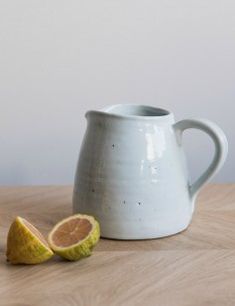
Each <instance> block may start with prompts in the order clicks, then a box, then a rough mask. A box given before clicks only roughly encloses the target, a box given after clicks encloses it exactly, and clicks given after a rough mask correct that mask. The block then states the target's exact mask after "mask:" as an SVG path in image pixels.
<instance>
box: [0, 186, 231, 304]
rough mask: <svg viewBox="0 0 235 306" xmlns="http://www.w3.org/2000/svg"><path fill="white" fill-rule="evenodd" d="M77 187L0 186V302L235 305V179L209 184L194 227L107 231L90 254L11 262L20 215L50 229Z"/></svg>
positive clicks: (68, 209) (45, 230)
mask: <svg viewBox="0 0 235 306" xmlns="http://www.w3.org/2000/svg"><path fill="white" fill-rule="evenodd" d="M71 195H72V187H66V186H63V187H62V186H47V187H17V188H13V187H1V188H0V305H1V306H2V305H4V306H34V305H39V306H40V305H46V306H47V305H48V306H54V305H62V306H67V305H71V306H72V305H74V306H75V305H79V306H80V305H81V306H93V305H94V306H96V305H102V306H106V305H107V306H109V305H110V306H112V305H115V306H116V305H126V306H132V305H133V306H134V305H135V306H142V305H145V306H152V305H153V306H155V305H160V306H162V305H163V306H164V305H167V306H168V305H174V306H178V305H179V306H184V305H219V306H223V305H235V185H232V184H230V185H209V186H207V187H206V188H205V189H204V190H203V191H202V192H201V194H200V196H199V198H198V201H197V205H196V211H195V214H194V217H193V221H192V223H191V225H190V227H189V228H188V229H187V230H186V231H184V232H182V233H180V234H178V235H175V236H171V237H167V238H162V239H156V240H148V241H147V240H146V241H114V240H105V239H102V240H101V241H100V243H99V244H98V245H97V247H96V248H95V250H94V253H93V255H92V256H91V257H89V258H87V259H83V260H81V261H79V262H66V261H63V260H61V259H60V258H58V257H56V256H55V257H54V258H53V259H52V260H50V261H48V262H46V263H44V264H41V265H35V266H24V265H22V266H12V265H10V264H8V263H7V262H6V258H5V249H6V237H7V231H8V229H9V226H10V223H11V222H12V220H13V218H14V217H15V216H16V215H20V216H22V217H25V218H27V219H28V220H29V221H31V222H32V223H33V224H34V225H35V226H36V227H38V229H39V230H41V231H42V233H44V234H45V235H47V233H48V232H49V230H50V229H51V228H52V226H53V225H54V224H55V223H56V222H57V221H59V220H60V219H62V218H64V217H66V216H69V215H71V213H72V206H71Z"/></svg>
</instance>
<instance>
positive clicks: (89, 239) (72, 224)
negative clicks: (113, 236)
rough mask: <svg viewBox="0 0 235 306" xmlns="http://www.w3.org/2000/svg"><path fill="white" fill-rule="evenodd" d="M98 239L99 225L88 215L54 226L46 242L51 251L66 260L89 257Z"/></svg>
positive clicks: (73, 217)
mask: <svg viewBox="0 0 235 306" xmlns="http://www.w3.org/2000/svg"><path fill="white" fill-rule="evenodd" d="M99 238H100V227H99V223H98V222H97V221H96V220H95V218H94V217H92V216H88V215H80V214H77V215H74V216H71V217H68V218H66V219H64V220H62V221H60V222H59V223H57V224H56V225H55V227H54V228H53V229H52V231H51V232H50V234H49V237H48V242H49V245H50V247H51V248H52V250H53V251H54V252H55V253H56V254H58V255H60V256H61V257H64V258H66V259H68V260H71V261H72V260H78V259H80V258H83V257H87V256H90V255H91V252H92V249H93V247H94V246H95V245H96V244H97V242H98V241H99Z"/></svg>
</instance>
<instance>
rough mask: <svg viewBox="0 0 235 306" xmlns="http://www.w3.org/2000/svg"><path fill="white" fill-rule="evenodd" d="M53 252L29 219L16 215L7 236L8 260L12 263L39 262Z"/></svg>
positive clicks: (49, 256) (46, 258)
mask: <svg viewBox="0 0 235 306" xmlns="http://www.w3.org/2000/svg"><path fill="white" fill-rule="evenodd" d="M53 254H54V253H53V251H52V250H51V249H50V247H49V245H48V243H47V241H46V240H45V238H44V237H43V236H42V234H41V233H40V232H39V231H38V230H37V229H36V228H35V227H34V226H33V225H32V224H30V223H29V222H28V221H27V220H25V219H23V218H21V217H16V219H15V220H14V221H13V223H12V224H11V227H10V229H9V232H8V237H7V252H6V256H7V259H8V261H10V262H11V263H12V264H37V263H41V262H44V261H46V260H48V259H49V258H51V257H52V256H53Z"/></svg>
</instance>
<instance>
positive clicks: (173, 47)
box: [0, 0, 235, 185]
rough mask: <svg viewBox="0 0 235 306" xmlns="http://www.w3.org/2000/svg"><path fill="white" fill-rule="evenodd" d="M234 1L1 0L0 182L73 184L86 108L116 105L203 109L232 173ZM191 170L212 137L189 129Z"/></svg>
mask: <svg viewBox="0 0 235 306" xmlns="http://www.w3.org/2000/svg"><path fill="white" fill-rule="evenodd" d="M234 16H235V2H234V1H232V0H231V1H229V0H223V1H222V0H221V1H219V0H191V1H188V0H184V1H183V0H177V1H175V0H165V1H163V0H157V1H156V0H142V1H141V0H119V1H118V0H99V1H95V0H83V1H81V0H68V1H65V0H64V1H62V0H35V1H32V0H21V1H18V0H12V1H11V0H10V1H9V0H0V106H1V112H0V156H1V158H0V184H6V185H8V184H64V183H65V184H67V183H72V181H73V176H74V171H75V166H76V162H77V155H78V150H79V146H80V144H81V139H82V136H83V133H84V130H85V124H86V123H85V119H84V112H85V111H86V110H88V109H98V108H101V107H103V106H105V105H108V104H115V103H126V102H129V103H141V104H150V105H155V106H160V107H163V108H166V109H169V110H172V111H173V112H174V113H175V116H176V119H177V120H179V119H181V118H185V117H189V116H190V117H191V116H196V117H207V118H209V119H211V120H214V121H216V122H217V123H218V124H219V125H220V126H221V127H222V128H223V129H224V130H225V132H226V134H227V136H228V138H229V143H230V148H229V149H230V153H229V158H228V161H227V163H226V165H225V167H224V168H223V170H222V171H221V172H220V174H219V175H218V176H217V177H216V179H215V180H216V181H219V182H229V181H234V180H235V174H234V171H235V170H234V168H235V167H234V164H235V157H234V156H235V154H234V153H235V152H234V151H235V146H234V138H233V136H234V131H235V106H234V103H235V86H234V85H235V84H234V83H235V58H234V55H235V18H234ZM185 145H186V149H187V153H188V156H190V157H189V163H190V169H191V170H192V173H193V177H195V176H197V175H198V174H199V173H200V172H201V171H202V170H203V169H204V168H205V167H206V165H207V164H208V162H209V160H210V158H211V155H212V152H213V150H212V144H211V142H210V141H209V140H208V138H207V137H206V136H205V135H201V134H200V133H199V132H191V131H190V132H187V133H186V136H185Z"/></svg>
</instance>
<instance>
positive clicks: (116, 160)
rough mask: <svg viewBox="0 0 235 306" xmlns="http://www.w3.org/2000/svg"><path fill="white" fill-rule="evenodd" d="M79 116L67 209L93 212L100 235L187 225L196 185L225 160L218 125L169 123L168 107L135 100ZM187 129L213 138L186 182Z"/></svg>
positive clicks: (149, 233)
mask: <svg viewBox="0 0 235 306" xmlns="http://www.w3.org/2000/svg"><path fill="white" fill-rule="evenodd" d="M86 118H87V130H86V133H85V136H84V140H83V144H82V147H81V151H80V156H79V161H78V166H77V172H76V178H75V185H74V194H73V207H74V212H75V213H76V212H79V213H87V214H91V215H94V216H95V217H96V218H97V220H98V221H99V222H100V225H101V235H102V236H103V237H106V238H115V239H148V238H158V237H163V236H168V235H172V234H175V233H178V232H180V231H182V230H184V229H186V228H187V226H188V225H189V223H190V221H191V218H192V214H193V211H194V202H195V197H196V195H197V193H198V191H199V190H200V188H201V187H202V186H203V185H204V184H205V183H206V182H207V181H208V179H209V178H210V177H211V176H212V175H214V174H215V173H216V172H217V171H218V170H219V168H220V167H221V166H222V164H223V163H224V161H225V159H226V155H227V150H228V149H227V140H226V137H225V135H224V133H223V131H222V130H221V129H220V128H219V127H218V126H217V125H215V124H214V123H212V122H210V121H208V120H203V119H187V120H182V121H179V122H177V123H175V122H174V117H173V114H172V113H170V112H168V111H166V110H163V109H158V108H154V107H150V106H141V105H114V106H110V107H107V108H105V109H103V110H101V111H89V112H87V113H86ZM190 128H196V129H200V130H202V131H204V132H205V133H207V134H208V135H209V136H210V137H211V138H212V140H213V142H214V144H215V155H214V159H213V160H212V162H211V164H210V165H209V167H208V168H207V169H206V171H205V172H204V173H203V174H202V175H201V177H200V178H198V180H196V182H194V183H193V184H190V182H189V178H188V173H187V167H186V161H185V155H184V150H183V147H182V133H183V131H184V130H186V129H190ZM212 196H213V195H212Z"/></svg>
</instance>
